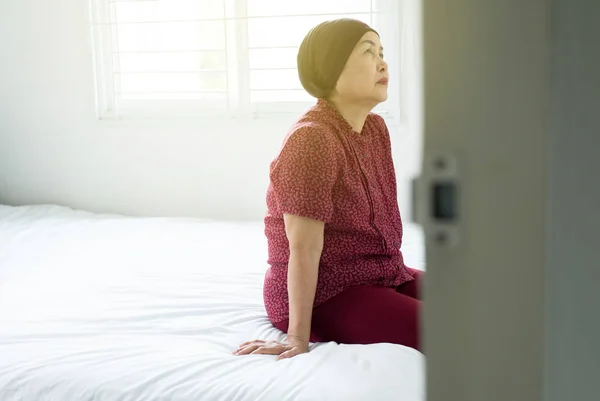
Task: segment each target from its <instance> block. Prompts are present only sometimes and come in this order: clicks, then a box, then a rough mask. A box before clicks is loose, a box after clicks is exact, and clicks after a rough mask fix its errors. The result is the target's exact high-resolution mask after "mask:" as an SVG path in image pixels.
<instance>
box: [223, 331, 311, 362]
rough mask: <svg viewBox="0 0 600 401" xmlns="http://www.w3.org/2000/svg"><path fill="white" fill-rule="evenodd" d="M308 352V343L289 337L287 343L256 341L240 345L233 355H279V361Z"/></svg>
mask: <svg viewBox="0 0 600 401" xmlns="http://www.w3.org/2000/svg"><path fill="white" fill-rule="evenodd" d="M305 352H308V341H305V340H303V339H301V338H299V337H295V336H288V337H287V338H286V340H285V342H282V343H280V342H277V341H263V340H254V341H247V342H245V343H242V344H240V347H239V348H238V349H237V351H235V352H234V353H233V355H248V354H250V355H256V354H264V355H279V356H278V357H277V360H278V361H279V360H281V359H285V358H291V357H293V356H296V355H298V354H304V353H305Z"/></svg>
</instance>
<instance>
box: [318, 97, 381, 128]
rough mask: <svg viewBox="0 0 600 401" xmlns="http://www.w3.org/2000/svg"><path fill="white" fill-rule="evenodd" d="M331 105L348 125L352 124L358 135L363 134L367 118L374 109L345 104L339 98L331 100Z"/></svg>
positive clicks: (349, 103) (350, 103)
mask: <svg viewBox="0 0 600 401" xmlns="http://www.w3.org/2000/svg"><path fill="white" fill-rule="evenodd" d="M329 103H331V104H332V105H333V106H334V107H335V108H336V109H337V111H339V113H340V114H341V115H342V117H344V119H345V120H346V121H348V124H350V126H351V127H352V130H354V131H356V132H357V133H361V132H362V129H363V126H364V125H365V121H366V119H367V116H368V115H369V113H370V112H371V109H372V108H369V107H366V106H365V105H361V104H357V103H352V102H344V101H343V100H341V99H339V98H338V99H336V98H333V99H329Z"/></svg>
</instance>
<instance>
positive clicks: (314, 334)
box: [275, 269, 423, 350]
mask: <svg viewBox="0 0 600 401" xmlns="http://www.w3.org/2000/svg"><path fill="white" fill-rule="evenodd" d="M408 270H409V272H410V273H411V274H412V275H413V276H414V277H415V280H414V281H409V282H408V283H405V284H402V285H400V286H399V287H397V288H392V287H382V286H377V285H362V286H357V287H353V288H350V289H348V290H346V291H344V292H342V293H340V294H338V295H336V296H335V297H333V298H331V299H329V300H327V301H325V302H324V303H322V304H320V305H319V306H317V307H315V308H314V309H313V315H312V324H311V334H310V341H312V342H327V341H335V342H337V343H344V344H374V343H393V344H401V345H406V346H408V347H411V348H415V349H417V350H420V348H419V346H420V341H419V337H420V335H419V314H420V310H421V298H420V297H419V294H420V286H421V280H422V276H423V272H421V271H419V270H414V269H408ZM288 323H289V321H288V320H284V321H282V322H278V323H275V327H277V328H278V329H279V330H282V331H284V332H287V329H288Z"/></svg>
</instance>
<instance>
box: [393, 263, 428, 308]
mask: <svg viewBox="0 0 600 401" xmlns="http://www.w3.org/2000/svg"><path fill="white" fill-rule="evenodd" d="M406 270H408V272H409V273H410V274H411V275H412V276H413V277H414V278H415V279H414V280H412V281H409V282H408V283H404V284H400V285H399V286H398V287H396V291H398V292H399V293H400V294H404V295H408V296H409V297H411V298H414V299H418V300H419V301H420V300H422V298H421V286H422V285H423V274H424V272H423V271H421V270H416V269H411V268H410V267H407V268H406Z"/></svg>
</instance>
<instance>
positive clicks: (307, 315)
mask: <svg viewBox="0 0 600 401" xmlns="http://www.w3.org/2000/svg"><path fill="white" fill-rule="evenodd" d="M284 222H285V232H286V235H287V238H288V242H289V246H290V259H289V262H288V276H287V281H288V283H287V284H288V296H289V309H290V316H289V326H288V340H297V341H300V342H301V343H303V344H306V345H307V346H308V341H309V337H310V324H311V319H312V309H313V304H314V300H315V292H316V288H317V277H318V275H319V260H320V259H321V252H322V251H323V239H324V229H325V223H323V222H322V221H319V220H314V219H310V218H307V217H300V216H296V215H293V214H284Z"/></svg>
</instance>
